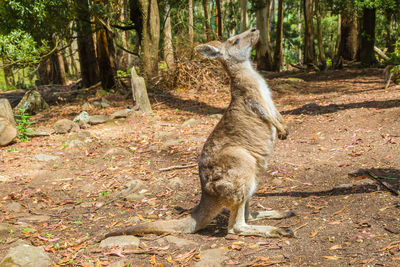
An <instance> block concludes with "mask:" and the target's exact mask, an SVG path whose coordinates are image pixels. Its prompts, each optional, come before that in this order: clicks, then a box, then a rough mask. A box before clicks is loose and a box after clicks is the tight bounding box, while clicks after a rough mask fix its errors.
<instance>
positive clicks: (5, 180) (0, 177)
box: [0, 175, 12, 183]
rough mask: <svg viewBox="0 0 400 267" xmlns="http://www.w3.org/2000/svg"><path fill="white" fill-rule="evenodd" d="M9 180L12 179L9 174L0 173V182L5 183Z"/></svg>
mask: <svg viewBox="0 0 400 267" xmlns="http://www.w3.org/2000/svg"><path fill="white" fill-rule="evenodd" d="M10 181H12V179H11V177H10V176H6V175H0V183H1V182H3V183H5V182H10Z"/></svg>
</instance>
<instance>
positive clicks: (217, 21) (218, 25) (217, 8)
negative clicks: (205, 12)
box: [215, 0, 223, 40]
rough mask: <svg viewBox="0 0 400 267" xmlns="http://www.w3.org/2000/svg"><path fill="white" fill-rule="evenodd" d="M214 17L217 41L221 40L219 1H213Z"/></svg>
mask: <svg viewBox="0 0 400 267" xmlns="http://www.w3.org/2000/svg"><path fill="white" fill-rule="evenodd" d="M215 5H216V9H215V15H216V16H215V17H216V23H217V25H216V29H217V39H218V40H222V36H223V33H222V13H221V0H215Z"/></svg>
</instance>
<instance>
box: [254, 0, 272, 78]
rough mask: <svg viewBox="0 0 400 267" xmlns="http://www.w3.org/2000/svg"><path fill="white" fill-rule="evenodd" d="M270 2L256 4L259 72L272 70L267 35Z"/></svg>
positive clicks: (261, 1) (268, 0)
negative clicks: (258, 32)
mask: <svg viewBox="0 0 400 267" xmlns="http://www.w3.org/2000/svg"><path fill="white" fill-rule="evenodd" d="M270 1H271V0H267V1H266V3H264V2H265V1H264V0H258V1H257V2H256V6H257V7H256V8H257V9H256V21H257V24H256V27H257V29H258V30H259V31H260V40H259V42H258V43H257V45H256V62H257V68H258V69H259V70H268V71H270V70H272V49H271V45H270V35H269V14H270V13H269V11H270V9H269V6H270Z"/></svg>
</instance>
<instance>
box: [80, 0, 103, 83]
mask: <svg viewBox="0 0 400 267" xmlns="http://www.w3.org/2000/svg"><path fill="white" fill-rule="evenodd" d="M76 3H77V6H78V8H77V19H78V20H77V33H78V38H77V42H78V54H79V64H80V71H81V77H82V83H83V86H84V87H90V86H91V85H94V84H96V83H97V82H98V81H99V80H100V78H99V69H98V65H97V59H96V53H95V48H94V41H93V34H92V26H91V23H90V12H89V1H88V0H76Z"/></svg>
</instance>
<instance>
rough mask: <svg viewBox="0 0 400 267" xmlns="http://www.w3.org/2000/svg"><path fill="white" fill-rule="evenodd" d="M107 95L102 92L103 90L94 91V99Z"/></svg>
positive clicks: (104, 91) (105, 92)
mask: <svg viewBox="0 0 400 267" xmlns="http://www.w3.org/2000/svg"><path fill="white" fill-rule="evenodd" d="M107 94H108V92H107V91H106V90H104V89H98V90H97V91H96V97H102V96H105V95H107Z"/></svg>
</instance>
